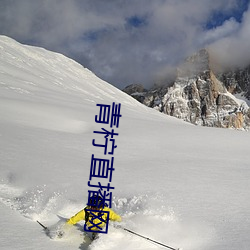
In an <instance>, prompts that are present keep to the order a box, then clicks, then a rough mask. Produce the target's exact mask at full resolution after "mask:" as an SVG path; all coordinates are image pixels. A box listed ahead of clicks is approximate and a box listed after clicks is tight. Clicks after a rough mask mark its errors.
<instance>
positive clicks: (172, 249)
mask: <svg viewBox="0 0 250 250" xmlns="http://www.w3.org/2000/svg"><path fill="white" fill-rule="evenodd" d="M121 228H122V229H123V230H125V231H127V232H129V233H131V234H134V235H137V236H139V237H141V238H144V239H146V240H148V241H152V242H154V243H156V244H158V245H161V246H163V247H166V248H168V249H171V250H181V249H180V248H173V247H170V246H167V245H164V244H162V243H160V242H158V241H155V240H152V239H150V238H148V237H145V236H143V235H141V234H138V233H135V232H133V231H131V230H129V229H127V228H124V227H121Z"/></svg>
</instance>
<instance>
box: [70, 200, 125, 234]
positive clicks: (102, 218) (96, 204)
mask: <svg viewBox="0 0 250 250" xmlns="http://www.w3.org/2000/svg"><path fill="white" fill-rule="evenodd" d="M88 204H91V205H88ZM88 204H87V206H86V207H85V208H84V209H82V210H81V211H79V212H78V213H77V214H75V215H74V216H72V217H71V218H70V219H68V221H67V225H75V224H76V223H77V222H79V221H81V220H85V225H86V226H87V227H91V231H99V230H100V229H99V228H100V227H101V228H103V227H104V226H105V225H106V223H105V222H107V212H108V213H109V220H112V221H117V222H121V221H122V219H121V216H120V215H118V214H116V213H115V212H114V211H113V210H112V209H110V208H108V207H106V206H104V205H102V198H100V197H98V199H96V198H94V199H91V198H90V200H89V203H88ZM86 209H90V210H96V211H97V212H91V213H90V212H89V211H87V210H86ZM102 212H104V213H102ZM92 214H94V216H95V218H94V219H93V218H92V217H93V215H92ZM93 225H98V227H99V228H98V227H95V226H93ZM96 236H97V233H92V239H95V237H96Z"/></svg>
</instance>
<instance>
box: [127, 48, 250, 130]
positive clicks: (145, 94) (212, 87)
mask: <svg viewBox="0 0 250 250" xmlns="http://www.w3.org/2000/svg"><path fill="white" fill-rule="evenodd" d="M249 86H250V67H248V68H246V69H238V70H234V71H228V72H223V73H216V74H215V73H214V71H213V70H212V67H211V62H210V56H209V52H208V51H207V50H205V49H203V50H200V51H199V52H198V53H196V54H194V55H193V56H191V57H189V58H187V59H186V61H185V62H184V63H183V64H182V65H181V66H180V67H179V68H178V69H177V76H176V79H175V81H174V82H173V84H171V86H164V85H163V86H160V87H159V86H158V87H154V88H152V89H150V90H145V89H144V88H143V86H142V85H130V86H128V87H127V88H126V89H125V90H124V91H125V92H126V93H128V94H130V95H132V96H133V97H134V98H136V99H137V100H138V101H140V102H142V103H143V104H145V105H147V106H149V107H152V108H155V109H157V110H159V111H160V112H163V113H165V114H167V115H171V116H175V117H177V118H180V119H183V120H185V121H187V122H191V123H193V124H196V125H203V126H210V127H223V128H236V129H248V128H249V127H250V109H249V106H248V105H247V102H246V101H245V100H243V99H239V98H236V96H235V95H234V94H238V97H239V96H240V95H241V96H242V97H244V98H246V100H247V98H249V97H250V90H249Z"/></svg>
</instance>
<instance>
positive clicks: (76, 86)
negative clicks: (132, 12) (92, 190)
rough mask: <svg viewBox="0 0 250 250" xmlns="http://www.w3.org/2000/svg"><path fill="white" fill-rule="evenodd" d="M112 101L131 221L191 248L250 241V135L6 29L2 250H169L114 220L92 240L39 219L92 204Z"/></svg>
mask: <svg viewBox="0 0 250 250" xmlns="http://www.w3.org/2000/svg"><path fill="white" fill-rule="evenodd" d="M113 101H114V102H116V103H121V114H122V118H121V120H120V126H119V129H117V130H119V136H118V137H117V140H116V144H117V148H116V149H115V165H114V166H115V172H114V174H113V180H112V184H113V186H114V187H115V190H114V192H113V195H114V196H115V197H114V198H113V209H114V210H115V211H116V212H118V213H119V214H121V215H122V217H123V222H122V225H123V226H125V227H127V228H129V229H131V230H134V231H136V232H137V233H140V234H143V235H146V236H147V237H150V238H153V239H155V240H158V241H160V242H162V243H165V244H167V245H170V246H174V247H182V248H183V249H185V250H189V249H192V250H196V249H202V250H210V249H215V248H217V249H220V250H228V249H232V250H234V249H239V248H240V249H244V250H247V249H249V246H250V240H249V233H250V230H249V215H250V212H249V210H250V209H249V208H250V202H249V194H250V191H249V187H250V181H249V179H250V178H249V177H250V170H249V139H250V138H249V137H250V135H249V133H246V132H242V131H232V130H222V129H209V128H203V127H196V126H193V125H190V124H186V123H184V122H181V121H179V120H177V119H175V118H172V117H168V116H165V115H163V114H161V113H158V112H157V111H155V110H152V109H149V108H147V107H145V106H143V105H141V104H140V103H138V102H137V101H136V100H134V99H133V98H131V97H129V96H128V95H126V94H124V93H122V92H121V91H119V90H117V89H116V88H114V87H113V86H111V85H110V84H108V83H106V82H104V81H102V80H100V79H99V78H97V77H96V76H95V75H94V74H93V73H91V72H90V71H88V70H87V69H84V68H83V67H82V66H80V65H79V64H77V63H75V62H73V61H72V60H70V59H68V58H66V57H64V56H62V55H59V54H56V53H52V52H49V51H46V50H44V49H41V48H35V47H29V46H23V45H21V44H19V43H17V42H15V41H14V40H12V39H10V38H7V37H2V36H1V37H0V149H1V150H0V155H1V163H0V180H1V182H0V201H1V203H0V211H1V214H2V215H3V216H2V218H1V226H0V227H1V231H4V233H2V234H1V236H0V247H1V249H91V250H96V249H109V250H113V249H114V250H115V249H121V250H124V249H135V250H136V249H144V250H147V249H162V248H161V247H160V246H157V245H155V244H152V243H150V242H147V241H146V240H144V239H141V238H139V237H136V236H133V235H131V234H129V233H126V232H124V231H122V230H118V229H115V228H113V227H112V226H111V225H110V228H109V233H108V235H101V236H100V238H99V239H98V240H97V241H96V242H94V243H93V244H91V246H88V243H87V242H85V243H83V241H84V239H83V236H81V234H82V232H81V231H80V230H79V228H78V227H74V228H72V229H71V230H70V231H69V232H68V234H67V235H66V236H65V238H64V239H61V240H51V239H49V238H48V237H46V236H45V235H44V234H42V230H41V228H40V227H39V225H37V223H36V222H35V221H36V220H37V219H39V220H41V221H42V222H44V223H45V224H46V225H49V226H53V225H54V224H55V223H56V222H57V221H58V220H59V219H58V217H57V215H58V214H59V215H61V216H63V217H69V216H71V215H73V214H74V213H76V212H77V211H78V210H80V209H82V208H83V207H84V205H85V204H86V201H87V194H88V192H87V191H88V190H89V188H88V186H87V181H88V178H89V170H90V161H91V155H92V154H93V153H96V152H99V151H98V150H99V149H98V150H97V149H95V148H94V147H93V146H92V140H93V139H94V138H96V137H95V134H93V131H94V130H99V129H100V124H97V123H95V122H94V119H95V115H97V114H98V107H97V106H96V104H98V103H103V104H111V103H112V102H113ZM33 221H34V222H33ZM81 225H82V223H81ZM12 235H14V237H15V240H13V241H10V240H8V239H9V237H10V236H12Z"/></svg>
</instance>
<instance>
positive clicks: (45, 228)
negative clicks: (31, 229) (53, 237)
mask: <svg viewBox="0 0 250 250" xmlns="http://www.w3.org/2000/svg"><path fill="white" fill-rule="evenodd" d="M36 222H37V223H38V224H39V225H40V226H42V227H43V229H44V230H45V231H47V230H49V229H48V228H47V227H45V226H44V225H43V224H42V223H41V222H39V221H38V220H37V221H36Z"/></svg>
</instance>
